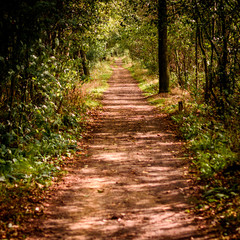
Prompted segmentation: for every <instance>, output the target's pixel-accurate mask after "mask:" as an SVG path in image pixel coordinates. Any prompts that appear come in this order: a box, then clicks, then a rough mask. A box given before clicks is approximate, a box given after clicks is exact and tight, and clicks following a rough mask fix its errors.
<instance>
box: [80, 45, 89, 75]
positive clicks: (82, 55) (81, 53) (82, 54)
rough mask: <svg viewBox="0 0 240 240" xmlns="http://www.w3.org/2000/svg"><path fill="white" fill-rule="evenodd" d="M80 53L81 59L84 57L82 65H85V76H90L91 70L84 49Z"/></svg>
mask: <svg viewBox="0 0 240 240" xmlns="http://www.w3.org/2000/svg"><path fill="white" fill-rule="evenodd" d="M80 55H81V59H82V67H83V73H84V75H85V76H90V72H89V69H88V66H87V57H86V53H85V51H84V50H82V49H81V50H80Z"/></svg>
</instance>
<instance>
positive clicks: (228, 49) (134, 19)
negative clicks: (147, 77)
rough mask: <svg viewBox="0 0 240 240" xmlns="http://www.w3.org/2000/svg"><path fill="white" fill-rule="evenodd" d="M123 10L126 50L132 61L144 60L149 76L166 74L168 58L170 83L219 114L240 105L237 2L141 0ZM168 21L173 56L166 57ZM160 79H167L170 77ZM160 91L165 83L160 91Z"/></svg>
mask: <svg viewBox="0 0 240 240" xmlns="http://www.w3.org/2000/svg"><path fill="white" fill-rule="evenodd" d="M165 5H167V6H165ZM124 6H125V8H126V10H122V13H121V14H122V16H124V23H125V27H124V28H122V33H123V34H122V36H121V37H122V42H121V46H122V47H123V48H126V49H128V50H129V52H130V56H131V57H132V58H133V59H139V60H140V61H141V62H142V63H143V64H144V65H145V67H147V68H148V69H149V70H150V71H153V72H157V71H158V69H159V70H160V73H161V74H162V71H161V67H162V66H163V65H165V64H164V60H163V59H162V58H163V57H164V56H165V55H169V60H168V62H167V64H168V66H169V68H170V69H169V70H170V75H171V82H178V84H179V85H180V86H181V87H182V88H187V89H189V90H190V91H191V92H192V93H194V94H195V95H196V94H197V95H199V96H200V95H201V96H203V97H204V101H205V102H206V103H210V104H213V105H214V106H215V107H216V109H218V113H220V114H223V113H225V112H228V111H229V110H230V108H231V107H230V106H232V105H235V103H234V100H233V97H234V98H235V100H237V98H236V97H237V94H238V91H239V64H238V62H239V41H238V37H239V36H238V32H239V14H238V12H239V8H240V7H239V2H238V1H235V0H233V1H225V0H222V1H192V0H180V1H166V2H165V1H158V2H157V1H147V0H145V1H137V0H136V1H129V5H127V7H126V3H125V5H124ZM158 7H159V9H158ZM165 8H166V9H165ZM166 11H167V15H166V14H165V12H166ZM158 12H159V17H160V18H159V22H158V14H157V13H158ZM167 17H168V46H167V48H168V50H167V51H168V52H165V51H164V49H165V46H164V44H166V34H165V35H164V31H165V32H166V29H164V27H165V28H166V27H167V26H166V25H164V22H166V21H167ZM158 23H159V24H160V25H162V26H163V28H161V27H158ZM158 30H159V31H160V32H159V33H158ZM158 35H159V39H158ZM158 40H159V44H160V45H161V47H160V48H159V49H158ZM163 40H164V41H163ZM164 42H165V43H164ZM158 51H159V53H160V54H159V55H160V61H159V64H160V68H159V66H158V65H157V54H158ZM164 58H165V57H164ZM165 59H166V58H165ZM162 64H163V65H162ZM165 72H166V71H165ZM166 73H167V72H166ZM166 73H165V75H166ZM161 78H162V79H164V78H165V79H166V78H167V75H166V76H165V77H160V79H161ZM166 82H167V81H166ZM161 88H162V85H161V84H160V90H159V91H160V92H161V91H162V89H161ZM164 88H165V90H166V88H167V87H164ZM165 90H164V91H165Z"/></svg>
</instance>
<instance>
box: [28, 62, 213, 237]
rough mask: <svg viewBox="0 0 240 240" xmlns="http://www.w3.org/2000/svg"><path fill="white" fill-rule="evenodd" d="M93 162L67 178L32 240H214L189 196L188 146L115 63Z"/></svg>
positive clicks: (91, 150)
mask: <svg viewBox="0 0 240 240" xmlns="http://www.w3.org/2000/svg"><path fill="white" fill-rule="evenodd" d="M109 85H110V87H109V90H108V91H107V92H106V93H105V95H104V99H103V106H104V111H103V112H102V114H101V115H102V116H101V121H99V122H98V124H97V126H96V127H95V131H94V132H93V134H92V136H91V139H90V140H89V157H88V158H86V159H80V161H81V163H80V164H79V167H78V168H76V169H71V172H70V174H69V175H68V176H66V177H65V178H64V184H62V186H61V188H60V189H59V191H58V192H57V193H56V196H55V197H53V199H52V200H51V201H50V202H49V207H48V214H47V215H46V219H45V220H44V221H41V222H40V223H39V224H40V225H41V226H40V231H39V232H38V233H36V235H35V236H32V237H31V238H29V239H86V240H90V239H93V240H95V239H106V240H110V239H121V240H125V239H136V240H140V239H156V240H157V239H158V240H161V239H164V240H167V239H178V240H180V239H214V238H211V237H210V236H204V234H203V231H199V228H198V226H197V221H195V219H194V216H191V215H189V214H188V213H187V211H186V210H187V209H189V208H190V205H189V202H188V200H187V197H186V195H185V194H184V193H185V190H186V189H187V187H188V185H187V180H186V179H184V178H183V177H182V176H183V165H184V160H183V158H182V155H181V151H182V143H181V142H180V141H178V140H177V139H176V137H175V135H174V133H173V132H172V131H171V129H170V127H169V121H168V120H167V117H166V116H165V115H163V114H160V113H158V112H157V111H156V109H155V108H154V107H152V106H150V105H149V104H148V103H147V102H146V101H145V99H144V97H143V95H142V93H141V91H140V90H139V88H138V86H137V83H136V82H135V80H134V79H132V78H131V76H130V74H129V72H128V71H127V70H125V69H124V68H122V67H121V63H120V62H117V66H116V67H114V73H113V76H112V78H111V79H110V81H109Z"/></svg>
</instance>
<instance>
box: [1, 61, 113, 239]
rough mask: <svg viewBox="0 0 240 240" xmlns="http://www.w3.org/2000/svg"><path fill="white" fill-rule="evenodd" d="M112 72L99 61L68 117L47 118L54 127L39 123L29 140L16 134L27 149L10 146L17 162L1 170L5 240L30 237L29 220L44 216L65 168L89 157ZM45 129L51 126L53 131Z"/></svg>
mask: <svg viewBox="0 0 240 240" xmlns="http://www.w3.org/2000/svg"><path fill="white" fill-rule="evenodd" d="M111 74H112V70H111V67H110V62H101V63H100V62H99V63H97V64H96V66H95V67H94V68H93V69H92V71H91V75H90V77H89V80H88V81H86V82H85V83H83V84H81V85H79V86H76V88H75V89H74V91H72V92H71V93H70V94H69V95H68V96H66V99H65V103H64V104H63V108H65V111H64V112H65V114H64V115H61V114H53V115H45V116H47V117H48V121H49V126H48V125H47V126H46V125H44V126H42V125H40V123H39V125H40V126H41V127H40V128H36V126H35V125H34V129H31V132H33V131H34V133H32V134H31V136H28V137H27V139H25V136H21V135H17V134H15V135H14V137H15V141H19V142H17V143H16V144H19V143H21V146H22V148H20V147H18V151H14V149H13V148H12V147H11V148H10V147H9V148H7V147H6V151H8V152H10V151H11V152H12V155H11V157H12V158H13V159H14V158H15V159H16V160H15V162H14V161H13V163H11V164H10V163H9V166H7V165H6V166H5V167H2V168H1V182H0V226H1V227H0V236H1V239H9V238H11V239H13V238H16V239H22V238H24V235H22V234H21V232H25V233H26V232H27V226H26V222H27V221H28V219H31V218H33V217H37V216H39V215H41V214H42V213H43V209H42V206H41V205H39V203H40V202H41V201H42V200H44V198H45V197H46V192H45V191H46V190H47V189H48V187H49V186H51V184H52V183H53V182H54V181H57V180H58V179H59V178H61V176H62V175H63V174H65V171H64V168H65V166H66V165H67V164H69V162H71V161H68V159H69V160H71V159H72V158H73V157H74V156H76V154H77V155H81V154H84V147H83V146H82V138H83V136H84V134H86V131H88V129H89V127H90V125H89V124H90V123H91V122H92V121H93V117H92V115H94V112H95V111H96V110H97V109H98V108H99V107H101V101H100V100H101V96H102V93H103V91H104V90H106V89H107V87H108V84H107V80H108V79H109V78H110V76H111ZM45 114H46V113H45ZM54 115H55V116H54ZM50 124H52V125H50ZM28 127H29V128H30V127H31V122H30V123H28ZM45 127H46V128H47V127H48V131H49V132H48V133H46V129H45ZM36 132H38V133H39V135H38V134H36ZM19 158H20V160H19Z"/></svg>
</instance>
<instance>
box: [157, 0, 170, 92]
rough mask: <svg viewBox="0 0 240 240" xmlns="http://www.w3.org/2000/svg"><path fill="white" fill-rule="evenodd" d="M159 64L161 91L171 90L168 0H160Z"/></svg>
mask: <svg viewBox="0 0 240 240" xmlns="http://www.w3.org/2000/svg"><path fill="white" fill-rule="evenodd" d="M158 64H159V93H167V92H168V91H169V73H168V57H167V1H166V0H159V1H158Z"/></svg>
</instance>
